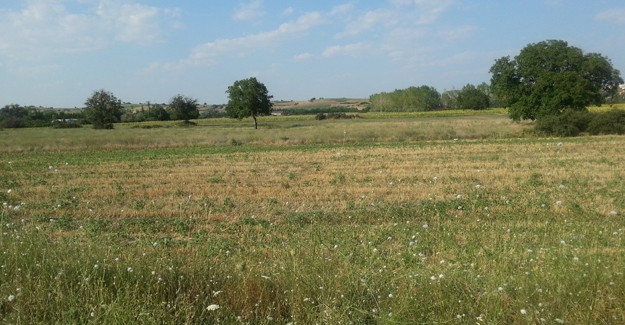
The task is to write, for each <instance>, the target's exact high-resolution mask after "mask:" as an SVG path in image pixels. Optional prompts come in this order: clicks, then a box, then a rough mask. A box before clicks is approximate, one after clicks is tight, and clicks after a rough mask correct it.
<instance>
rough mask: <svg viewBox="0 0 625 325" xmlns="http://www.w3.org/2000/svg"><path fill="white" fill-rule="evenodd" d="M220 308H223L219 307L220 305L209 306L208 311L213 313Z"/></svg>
mask: <svg viewBox="0 0 625 325" xmlns="http://www.w3.org/2000/svg"><path fill="white" fill-rule="evenodd" d="M219 308H221V307H219V305H216V304H211V305H208V307H206V310H208V311H213V310H217V309H219Z"/></svg>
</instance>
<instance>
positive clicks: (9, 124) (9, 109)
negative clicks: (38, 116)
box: [0, 104, 28, 128]
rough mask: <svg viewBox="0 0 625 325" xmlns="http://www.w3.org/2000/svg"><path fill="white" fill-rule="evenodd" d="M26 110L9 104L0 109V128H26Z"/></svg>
mask: <svg viewBox="0 0 625 325" xmlns="http://www.w3.org/2000/svg"><path fill="white" fill-rule="evenodd" d="M27 115H28V111H27V110H26V108H24V107H22V106H20V105H17V104H11V105H6V106H4V107H3V108H2V109H0V128H21V127H25V126H26V116H27Z"/></svg>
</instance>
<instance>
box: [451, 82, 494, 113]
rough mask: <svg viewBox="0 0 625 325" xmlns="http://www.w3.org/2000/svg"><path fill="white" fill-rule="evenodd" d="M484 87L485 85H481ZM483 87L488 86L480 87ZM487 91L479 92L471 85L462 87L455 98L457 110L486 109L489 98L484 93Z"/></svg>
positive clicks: (488, 104)
mask: <svg viewBox="0 0 625 325" xmlns="http://www.w3.org/2000/svg"><path fill="white" fill-rule="evenodd" d="M483 85H485V84H483ZM484 87H486V88H487V87H488V86H482V88H483V89H484ZM486 91H487V90H480V89H479V88H478V87H476V86H475V85H473V84H467V85H466V86H464V87H462V90H460V92H458V95H457V97H456V101H457V105H458V108H459V109H476V110H477V109H487V108H488V106H490V98H489V97H488V94H487V93H486Z"/></svg>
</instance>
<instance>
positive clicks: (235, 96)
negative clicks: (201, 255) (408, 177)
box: [0, 40, 625, 133]
mask: <svg viewBox="0 0 625 325" xmlns="http://www.w3.org/2000/svg"><path fill="white" fill-rule="evenodd" d="M490 73H491V75H492V77H491V80H490V84H487V83H481V84H479V85H477V86H476V85H473V84H467V85H465V86H464V87H462V89H459V90H446V91H444V92H443V93H442V94H441V93H439V92H438V91H437V90H436V89H435V88H434V87H431V86H427V85H422V86H418V87H409V88H406V89H397V90H395V91H393V92H382V93H378V94H374V95H371V96H370V98H369V110H370V111H389V112H390V111H400V112H405V111H430V110H436V109H477V110H479V109H486V108H488V107H493V106H501V107H505V108H508V113H509V115H510V118H511V119H513V120H515V121H519V120H538V121H539V123H537V124H536V125H537V128H540V129H542V130H556V129H557V130H562V129H566V130H570V129H574V130H580V132H585V128H584V126H585V125H595V124H597V123H599V124H601V125H603V124H605V123H604V122H601V121H608V120H610V119H611V120H612V121H614V118H616V120H617V121H620V120H621V117H620V116H621V115H619V113H611V114H612V115H610V118H605V116H602V115H601V114H594V115H584V114H570V113H568V112H570V111H573V112H582V113H584V112H587V107H588V106H590V105H601V104H603V103H605V102H612V103H615V102H623V101H624V99H625V98H624V97H625V92H624V91H622V90H621V91H619V90H620V89H622V88H619V87H620V86H621V84H623V79H622V78H621V75H620V71H619V70H617V69H615V68H614V67H613V66H612V62H611V61H610V59H608V58H606V57H605V56H603V55H601V54H598V53H584V52H583V51H582V50H581V49H579V48H576V47H573V46H570V45H569V44H568V43H567V42H565V41H561V40H547V41H542V42H538V43H534V44H528V45H527V46H526V47H525V48H523V49H522V50H521V52H520V53H519V54H518V55H517V56H515V57H514V58H511V57H510V56H505V57H502V58H499V59H497V60H495V63H494V64H493V65H492V67H491V68H490ZM226 93H227V94H228V104H227V105H225V109H224V110H223V112H221V113H219V112H218V111H217V110H214V111H213V113H214V115H215V116H223V115H225V116H229V117H232V118H239V119H241V118H245V117H251V118H252V120H253V121H254V127H255V128H257V127H258V122H257V117H258V116H263V115H269V114H271V112H272V107H273V104H272V102H271V98H272V96H271V95H269V92H268V90H267V87H266V86H265V85H264V84H263V83H261V82H259V81H258V80H256V78H248V79H243V80H238V81H235V82H234V84H233V85H232V86H230V87H228V89H227V90H226ZM85 106H86V108H85V109H84V110H83V111H82V112H81V113H66V112H59V111H50V110H41V109H37V108H33V107H28V108H26V107H21V106H19V105H7V106H5V107H4V108H2V109H0V127H27V126H43V125H46V124H47V125H50V123H51V122H53V121H56V122H59V123H57V125H59V126H74V123H73V121H74V120H77V119H78V118H80V119H81V121H84V122H86V123H89V124H92V125H93V126H94V127H95V128H103V129H107V128H112V127H113V124H114V123H116V122H121V121H122V120H126V121H145V120H182V121H184V123H185V124H190V123H192V122H190V120H192V119H197V118H198V117H199V116H200V115H199V109H198V103H197V100H196V99H194V98H190V97H187V96H183V95H176V96H174V97H173V98H172V99H171V101H170V102H169V103H168V104H167V105H158V104H157V105H153V106H152V105H150V104H149V103H148V109H147V111H146V110H144V109H143V108H142V110H141V111H139V112H137V111H128V110H126V111H124V109H123V105H122V103H121V101H120V100H118V99H117V98H116V97H115V96H114V95H113V94H112V93H110V92H108V91H105V90H98V91H95V92H94V93H93V94H92V96H91V97H89V98H88V99H87V101H86V102H85ZM565 113H566V114H565ZM76 114H82V116H80V117H77V116H75V115H76ZM558 116H565V117H566V118H554V117H558ZM580 119H581V120H580ZM589 119H590V120H594V119H597V121H599V122H596V123H595V122H591V121H590V120H589ZM572 120H575V121H572ZM578 120H579V121H578ZM623 120H624V121H623V123H622V124H625V117H624V118H623ZM68 122H72V123H68ZM550 123H551V124H554V123H555V124H556V125H557V126H558V127H554V126H550ZM567 123H569V124H571V123H573V124H574V125H565V124H567ZM619 123H621V122H618V123H616V124H617V126H618V125H620V124H619ZM612 124H614V123H612ZM563 125H565V126H563ZM621 129H624V131H623V132H621V133H625V126H624V127H622V128H621ZM593 130H597V128H596V127H594V126H593ZM601 132H602V131H601ZM601 132H600V133H601ZM551 133H558V132H551ZM560 133H566V132H560ZM572 133H575V132H572Z"/></svg>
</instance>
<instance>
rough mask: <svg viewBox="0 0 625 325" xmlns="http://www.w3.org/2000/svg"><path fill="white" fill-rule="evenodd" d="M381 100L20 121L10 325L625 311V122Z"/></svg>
mask: <svg viewBox="0 0 625 325" xmlns="http://www.w3.org/2000/svg"><path fill="white" fill-rule="evenodd" d="M364 116H365V117H364V118H362V119H354V120H340V121H322V122H320V121H314V120H312V119H295V118H291V119H290V118H273V119H270V118H266V119H263V120H261V125H260V126H261V129H260V130H256V131H255V130H251V122H250V121H245V120H244V121H241V122H239V121H230V120H214V121H203V122H202V123H201V124H200V126H198V127H193V128H177V127H174V126H171V125H156V126H154V125H153V127H151V128H148V127H146V126H147V125H148V124H142V125H119V126H117V128H116V129H115V130H111V131H96V130H91V129H87V128H83V129H74V130H53V129H26V130H4V131H0V135H1V137H2V139H1V140H0V141H1V142H2V148H0V152H2V154H1V155H0V202H2V204H3V207H2V209H1V210H0V221H1V225H0V229H1V231H0V323H7V324H34V323H93V324H128V323H142V324H219V323H221V324H287V323H290V324H417V323H433V324H438V323H445V324H510V323H519V324H536V323H538V324H559V323H564V324H622V323H625V307H624V306H625V276H624V273H623V272H625V137H622V136H602V137H579V138H567V139H557V138H540V137H535V136H532V135H531V134H530V132H529V131H528V128H529V127H531V126H528V125H524V124H516V123H512V122H510V121H509V120H508V119H507V118H506V117H505V116H504V115H499V114H491V115H488V114H486V115H462V114H458V115H453V114H452V115H451V116H443V115H441V116H417V115H415V116H403V115H402V116H400V115H398V116H389V115H386V116H378V115H366V114H364Z"/></svg>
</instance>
